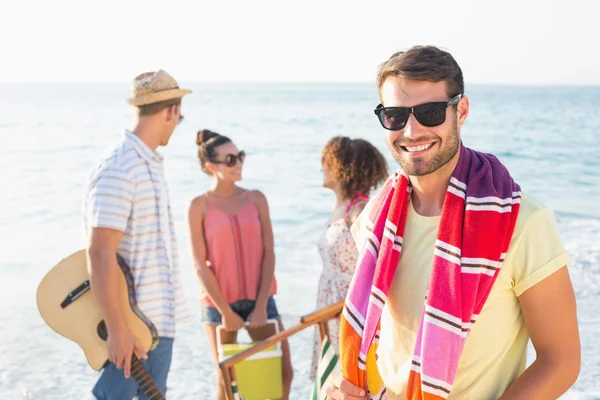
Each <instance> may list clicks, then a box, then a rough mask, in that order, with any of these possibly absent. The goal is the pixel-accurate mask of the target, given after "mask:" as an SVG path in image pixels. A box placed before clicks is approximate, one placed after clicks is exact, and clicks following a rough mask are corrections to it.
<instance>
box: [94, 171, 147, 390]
mask: <svg viewBox="0 0 600 400" xmlns="http://www.w3.org/2000/svg"><path fill="white" fill-rule="evenodd" d="M133 198H134V186H133V183H132V182H131V181H130V180H129V179H128V178H127V176H126V174H124V173H123V172H122V171H120V170H118V169H106V170H104V171H102V173H101V174H99V176H98V177H97V178H96V180H95V182H94V183H93V184H92V185H91V187H90V188H89V192H88V214H87V215H86V220H87V225H88V229H89V233H88V236H89V243H88V247H87V249H86V254H87V260H88V264H89V267H90V286H91V289H92V293H94V296H95V297H96V299H97V301H98V305H99V307H100V310H101V312H102V317H103V319H104V321H105V324H106V328H107V331H108V341H107V345H108V353H109V359H110V361H111V362H112V363H113V364H115V366H116V367H117V368H119V369H121V368H124V374H125V377H127V378H129V376H130V369H131V356H132V354H133V352H134V351H135V353H136V354H137V356H138V357H141V358H146V357H147V355H146V351H145V349H143V348H142V347H141V345H140V343H139V342H138V340H137V339H136V338H135V337H134V336H133V334H132V333H131V332H130V331H129V328H128V327H127V323H126V321H125V318H124V314H123V310H122V308H121V306H120V303H119V297H120V295H119V292H118V291H119V288H122V287H123V286H122V283H121V282H120V279H122V278H121V277H120V275H121V274H122V273H121V272H120V270H119V269H120V267H119V265H118V263H117V248H118V246H119V243H120V242H121V238H122V237H123V232H124V231H125V230H126V228H127V223H128V219H129V217H130V215H131V210H132V207H133Z"/></svg>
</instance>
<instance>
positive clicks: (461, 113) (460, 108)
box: [456, 96, 469, 127]
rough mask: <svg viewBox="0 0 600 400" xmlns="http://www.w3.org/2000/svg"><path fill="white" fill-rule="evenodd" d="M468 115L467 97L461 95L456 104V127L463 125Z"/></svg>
mask: <svg viewBox="0 0 600 400" xmlns="http://www.w3.org/2000/svg"><path fill="white" fill-rule="evenodd" d="M468 115H469V98H468V97H467V96H463V97H462V98H461V99H460V100H459V102H458V104H457V105H456V124H457V125H458V127H461V126H463V124H464V123H465V121H466V119H467V116H468Z"/></svg>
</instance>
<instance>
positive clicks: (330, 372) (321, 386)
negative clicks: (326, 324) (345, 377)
mask: <svg viewBox="0 0 600 400" xmlns="http://www.w3.org/2000/svg"><path fill="white" fill-rule="evenodd" d="M340 373H341V367H340V360H339V358H338V356H337V355H336V354H335V351H334V350H333V347H332V346H331V342H330V341H329V337H327V336H325V337H324V338H323V343H322V344H321V357H320V358H319V364H318V366H317V374H316V377H315V384H314V386H313V390H312V394H311V396H310V398H311V400H325V399H327V394H326V389H327V386H329V383H330V382H331V381H332V379H333V378H334V377H335V376H339V374H340Z"/></svg>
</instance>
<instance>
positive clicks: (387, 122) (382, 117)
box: [377, 107, 409, 131]
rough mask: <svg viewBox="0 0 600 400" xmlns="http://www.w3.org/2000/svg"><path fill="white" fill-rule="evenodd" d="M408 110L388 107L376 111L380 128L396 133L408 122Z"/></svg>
mask: <svg viewBox="0 0 600 400" xmlns="http://www.w3.org/2000/svg"><path fill="white" fill-rule="evenodd" d="M408 114H409V110H408V109H407V108H400V107H390V108H381V109H379V110H377V116H378V117H379V122H381V126H383V127H384V128H385V129H389V130H392V131H397V130H400V129H402V128H404V125H406V121H408Z"/></svg>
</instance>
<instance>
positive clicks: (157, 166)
mask: <svg viewBox="0 0 600 400" xmlns="http://www.w3.org/2000/svg"><path fill="white" fill-rule="evenodd" d="M86 189H87V191H86V194H85V200H84V210H83V212H84V226H85V230H86V233H87V232H89V229H91V228H95V227H100V228H111V229H116V230H119V231H121V232H123V238H122V239H121V242H120V243H119V246H118V248H117V251H118V253H119V254H120V255H121V256H122V257H123V258H124V260H125V261H126V262H127V263H128V265H129V267H130V269H131V273H132V275H133V280H134V285H135V294H136V299H137V304H138V307H139V308H140V310H141V311H142V312H143V313H144V314H145V315H146V316H147V317H148V318H149V319H150V320H151V321H152V322H153V323H154V325H155V326H156V328H157V330H158V333H159V335H160V336H164V337H174V336H175V325H176V322H180V321H183V320H184V319H187V318H188V317H189V312H188V309H187V304H186V300H185V295H184V292H183V288H182V286H181V279H180V276H179V275H180V272H179V261H178V254H177V241H176V237H175V229H174V225H173V217H172V213H171V206H170V204H169V194H168V191H167V183H166V180H165V176H164V167H163V157H162V156H161V155H160V154H158V153H156V152H154V151H152V150H151V149H150V148H149V147H148V146H146V145H145V144H144V142H142V141H141V140H140V139H139V138H138V137H137V136H136V135H135V134H133V133H132V132H129V131H125V133H124V136H123V137H122V139H121V140H120V141H119V143H118V144H117V146H116V147H115V148H114V149H112V150H111V151H110V152H109V154H107V155H106V156H104V157H103V158H102V160H101V161H100V163H99V164H98V165H97V166H96V168H94V169H93V170H92V172H91V173H90V175H89V177H88V181H87V185H86Z"/></svg>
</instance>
